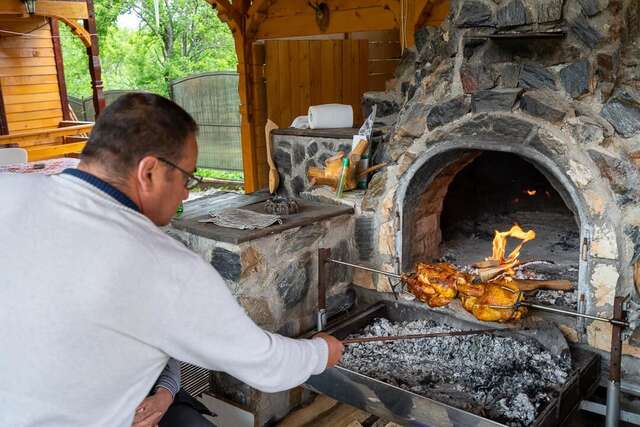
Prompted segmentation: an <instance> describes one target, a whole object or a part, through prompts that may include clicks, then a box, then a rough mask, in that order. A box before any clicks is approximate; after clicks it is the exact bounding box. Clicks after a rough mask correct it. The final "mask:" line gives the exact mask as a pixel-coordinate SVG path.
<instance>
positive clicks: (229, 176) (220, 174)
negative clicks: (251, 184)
mask: <svg viewBox="0 0 640 427" xmlns="http://www.w3.org/2000/svg"><path fill="white" fill-rule="evenodd" d="M195 174H196V175H198V176H201V177H203V178H213V179H226V180H230V181H244V174H243V173H242V172H241V171H225V170H220V169H204V168H198V170H196V173H195Z"/></svg>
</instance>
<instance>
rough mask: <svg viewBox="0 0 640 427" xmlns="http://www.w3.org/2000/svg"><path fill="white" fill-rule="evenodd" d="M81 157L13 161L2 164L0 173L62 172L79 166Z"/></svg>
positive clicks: (51, 173) (49, 173)
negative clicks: (24, 161) (23, 161)
mask: <svg viewBox="0 0 640 427" xmlns="http://www.w3.org/2000/svg"><path fill="white" fill-rule="evenodd" d="M78 163H80V160H79V159H73V158H69V157H63V158H60V159H49V160H40V161H35V162H26V163H13V164H10V165H0V174H7V173H40V174H46V175H53V174H56V173H60V172H62V171H63V170H65V169H67V168H75V167H78Z"/></svg>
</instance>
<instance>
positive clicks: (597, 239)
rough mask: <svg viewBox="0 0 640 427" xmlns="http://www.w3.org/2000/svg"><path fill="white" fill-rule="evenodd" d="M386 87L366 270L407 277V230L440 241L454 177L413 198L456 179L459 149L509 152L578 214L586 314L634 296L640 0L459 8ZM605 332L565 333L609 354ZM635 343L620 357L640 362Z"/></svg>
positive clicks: (484, 3) (464, 1)
mask: <svg viewBox="0 0 640 427" xmlns="http://www.w3.org/2000/svg"><path fill="white" fill-rule="evenodd" d="M389 87H390V89H389V90H388V91H387V92H384V93H369V94H366V95H365V97H364V100H363V104H364V108H365V112H366V111H367V109H368V108H370V107H371V106H372V105H374V104H376V105H378V111H382V112H383V114H382V121H381V123H379V125H380V126H382V128H383V130H385V131H386V142H384V143H383V144H380V145H379V147H378V150H377V152H376V158H377V159H378V160H379V161H382V160H384V161H388V162H390V166H388V167H387V168H385V170H383V171H381V172H379V173H377V174H376V175H374V177H373V179H372V181H371V183H370V186H369V189H368V191H367V192H366V194H365V195H364V199H363V200H362V204H361V211H360V218H359V219H358V220H356V224H358V221H360V222H361V223H363V224H366V227H364V228H363V227H361V230H360V234H361V235H364V236H361V237H360V239H361V240H366V239H367V238H368V239H370V240H371V241H372V242H373V244H372V246H371V248H370V250H369V254H370V256H369V261H370V262H371V264H372V265H376V266H382V267H383V268H384V269H387V270H390V271H399V270H401V268H402V266H401V264H402V258H403V257H406V256H407V254H403V250H404V249H403V248H406V247H407V245H406V244H404V243H403V242H402V241H401V239H402V237H401V236H402V235H403V229H402V227H403V225H404V226H407V227H413V230H412V232H411V234H412V235H414V236H415V235H416V234H420V233H424V235H425V236H431V237H430V238H431V242H426V243H424V246H423V248H422V251H423V253H425V254H426V253H428V252H432V251H433V248H434V247H436V246H437V244H438V243H439V237H438V236H439V235H438V233H437V231H436V230H435V228H436V227H437V224H438V218H437V216H438V215H439V210H438V200H440V196H441V195H442V192H445V193H446V189H447V186H448V183H447V182H445V181H447V180H448V181H449V182H450V179H449V178H447V175H446V174H444V175H442V176H441V177H440V178H439V179H440V180H441V181H440V184H438V185H437V186H436V187H434V188H430V189H428V190H427V193H424V194H422V199H420V200H422V201H423V202H419V203H408V202H407V201H406V200H405V198H407V197H414V196H415V195H414V196H411V195H410V193H411V191H414V189H415V188H419V187H420V185H418V184H421V183H426V182H427V181H428V180H429V179H431V178H433V176H430V175H429V173H430V172H429V171H430V170H440V169H441V168H443V167H447V165H449V166H450V167H452V168H454V170H453V171H452V173H453V174H455V173H456V172H455V169H456V167H455V164H456V163H455V162H456V159H452V158H451V156H450V155H449V154H451V153H454V152H459V153H464V152H465V151H464V150H468V152H471V151H470V150H496V151H506V152H510V153H514V154H518V155H520V156H522V157H523V158H525V159H527V160H528V161H530V162H531V163H534V164H535V165H536V166H537V167H538V168H539V169H540V170H541V171H544V173H545V175H547V176H548V177H549V179H550V181H552V182H553V183H554V184H555V185H557V186H558V187H561V195H562V196H563V198H564V199H565V201H567V203H568V205H569V207H570V208H571V209H572V210H574V212H575V213H576V216H577V217H578V222H579V223H580V231H581V241H585V242H587V251H585V253H583V257H584V258H583V261H582V262H581V265H580V284H579V292H580V295H581V298H582V301H583V306H582V309H583V310H585V311H586V312H589V313H592V314H599V315H605V316H610V315H611V314H612V303H613V298H614V296H615V295H625V294H632V295H633V296H634V297H636V298H637V290H636V288H635V286H634V280H633V266H634V264H635V263H636V262H637V261H638V258H640V175H639V174H638V166H639V165H640V162H638V159H640V155H639V154H640V2H638V1H636V0H544V1H542V0H504V1H499V0H459V1H452V2H451V7H450V16H449V19H448V20H447V21H446V22H445V23H444V24H443V25H442V27H441V28H423V29H421V30H419V31H418V32H417V34H416V47H415V48H412V49H409V50H407V51H405V53H404V57H403V59H402V61H401V64H400V66H399V68H398V70H397V71H396V79H395V80H394V81H393V82H390V85H389ZM460 160H461V159H457V161H460ZM419 179H422V180H424V181H423V182H418V183H417V181H416V180H419ZM424 190H425V189H424V188H423V189H422V191H424ZM411 200H412V202H413V201H414V200H417V199H415V198H414V199H411ZM425 203H426V205H425ZM416 207H417V209H415V208H416ZM409 211H412V212H411V215H408V212H409ZM416 213H417V214H416ZM419 217H420V218H419ZM361 218H365V219H366V221H364V222H363V220H362V219H361ZM411 218H414V219H415V221H407V219H411ZM404 222H410V223H411V224H403V223H404ZM367 233H369V234H367ZM356 240H358V237H357V239H356ZM354 280H355V281H356V282H358V283H359V284H361V285H364V286H368V287H374V288H377V289H379V290H388V285H387V283H386V281H385V280H380V281H379V282H378V279H377V278H376V277H374V276H370V275H367V274H364V273H362V274H361V273H359V274H358V275H356V276H355V277H354ZM596 329H597V331H596ZM605 329H606V328H605ZM607 333H608V332H607V331H606V330H604V329H603V328H601V327H600V326H598V324H597V323H591V324H590V323H587V324H585V325H584V327H583V328H579V330H578V331H573V332H571V333H568V335H571V336H572V337H573V339H577V340H580V341H582V342H585V343H588V344H589V345H592V346H594V347H596V348H602V349H604V350H607V349H608V348H609V344H608V343H609V342H610V340H609V339H608V338H607V337H604V338H603V336H602V334H607ZM598 337H599V338H598ZM639 344H640V343H630V344H629V345H626V346H625V351H626V352H627V353H628V354H630V355H635V356H637V355H638V348H637V347H633V345H639Z"/></svg>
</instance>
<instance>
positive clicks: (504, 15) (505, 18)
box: [496, 0, 532, 28]
mask: <svg viewBox="0 0 640 427" xmlns="http://www.w3.org/2000/svg"><path fill="white" fill-rule="evenodd" d="M530 15H531V14H530V12H529V11H528V10H527V8H526V7H525V4H524V2H523V1H522V0H511V1H509V2H507V3H506V4H505V5H504V6H502V7H500V9H498V12H497V13H496V26H497V27H498V28H508V27H517V26H518V25H525V24H530V23H531V22H532V20H531V16H530Z"/></svg>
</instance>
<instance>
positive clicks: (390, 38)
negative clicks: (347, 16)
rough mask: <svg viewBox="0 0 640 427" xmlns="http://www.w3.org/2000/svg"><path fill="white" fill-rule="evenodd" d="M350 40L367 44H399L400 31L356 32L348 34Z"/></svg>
mask: <svg viewBox="0 0 640 427" xmlns="http://www.w3.org/2000/svg"><path fill="white" fill-rule="evenodd" d="M349 38H350V39H352V40H369V42H370V43H371V42H395V43H398V44H400V31H399V30H398V29H393V30H385V31H356V32H353V33H350V34H349Z"/></svg>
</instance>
